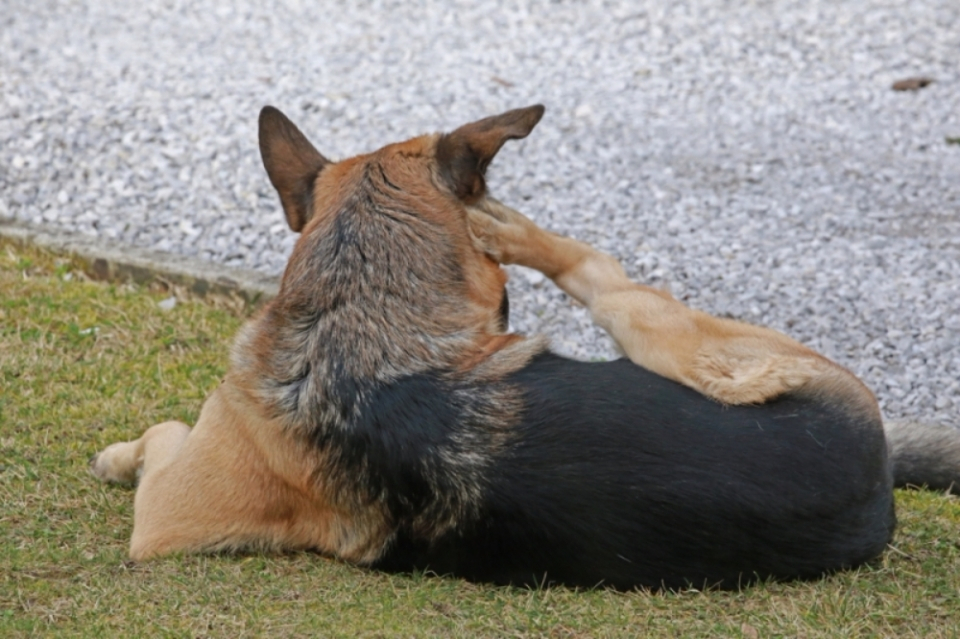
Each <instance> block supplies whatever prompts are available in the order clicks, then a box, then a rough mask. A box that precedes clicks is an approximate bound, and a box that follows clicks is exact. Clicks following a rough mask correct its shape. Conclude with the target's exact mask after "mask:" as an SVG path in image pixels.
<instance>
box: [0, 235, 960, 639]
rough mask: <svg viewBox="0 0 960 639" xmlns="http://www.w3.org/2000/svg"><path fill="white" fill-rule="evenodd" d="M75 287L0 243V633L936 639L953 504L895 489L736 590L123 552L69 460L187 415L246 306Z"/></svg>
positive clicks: (956, 515)
mask: <svg viewBox="0 0 960 639" xmlns="http://www.w3.org/2000/svg"><path fill="white" fill-rule="evenodd" d="M169 294H170V293H169V292H164V291H159V290H149V289H142V288H133V287H128V286H119V285H106V284H101V283H94V282H88V281H86V280H85V279H84V278H83V277H82V276H81V274H80V273H79V272H78V271H77V270H76V269H74V267H73V265H72V264H71V263H69V262H65V261H60V260H58V259H57V258H55V257H52V256H50V255H47V254H44V253H40V252H37V251H33V250H26V249H20V248H15V247H12V246H0V636H3V637H9V636H21V635H23V636H27V635H46V634H57V635H66V636H71V635H73V636H103V635H106V636H116V635H121V634H122V635H133V636H138V635H145V636H158V635H170V636H185V637H186V636H190V637H202V636H222V637H241V636H267V635H271V636H301V635H302V636H308V635H309V636H342V637H377V636H380V637H408V636H418V637H419V636H438V637H448V636H465V637H474V636H489V637H557V638H573V637H617V636H620V637H637V636H650V637H661V636H669V637H672V636H676V637H698V636H703V637H715V636H730V637H775V636H789V637H877V636H881V637H884V636H885V637H955V636H958V634H960V500H958V499H956V498H954V497H948V496H943V495H939V494H933V493H921V492H901V493H899V494H898V503H899V506H898V512H899V517H900V522H901V523H900V529H899V532H898V534H897V537H896V540H895V544H896V548H895V549H893V550H890V551H888V552H887V553H886V554H885V555H884V556H883V557H882V558H881V559H880V560H878V561H877V562H876V563H875V564H874V565H872V566H869V567H865V568H862V569H860V570H859V571H854V572H848V573H843V574H839V575H836V576H833V577H830V578H827V579H824V580H822V581H817V582H811V583H794V584H769V585H764V586H758V587H754V588H751V589H749V590H745V591H743V592H739V593H721V592H706V593H704V592H695V591H691V592H681V593H665V594H649V593H644V592H635V593H614V592H608V591H603V590H598V591H591V592H575V591H571V590H565V589H555V590H545V591H535V590H521V589H509V588H492V587H486V586H476V585H471V584H467V583H463V582H461V581H456V580H452V579H438V578H433V577H428V576H423V575H412V576H389V575H382V574H376V573H371V572H368V571H363V570H358V569H355V568H352V567H349V566H346V565H343V564H339V563H336V562H333V561H330V560H327V559H324V558H322V557H318V556H316V555H313V554H309V553H298V554H291V555H280V556H265V555H245V556H232V555H223V556H220V555H218V556H205V557H175V558H168V559H164V560H159V561H153V562H148V563H145V564H134V563H131V562H129V561H128V560H127V558H126V545H127V541H128V539H129V536H130V530H131V525H132V503H133V493H132V491H130V490H124V489H118V488H111V487H107V486H104V485H101V484H99V483H98V482H96V481H95V480H94V479H93V477H92V476H90V475H89V474H88V471H87V460H88V459H89V457H90V456H91V455H92V454H94V453H95V452H97V451H98V450H100V449H101V448H103V447H104V446H105V445H107V444H109V443H111V442H114V441H118V440H124V439H130V438H133V437H137V436H139V433H140V432H141V431H142V430H143V429H144V428H146V427H147V426H149V425H150V424H153V423H155V422H159V421H163V420H166V419H171V418H176V419H181V420H184V421H186V422H188V423H192V421H193V420H195V419H196V416H197V414H198V412H199V409H200V405H201V403H202V401H203V398H204V397H205V396H206V394H207V393H208V392H209V391H210V390H211V389H212V388H214V387H215V386H216V384H217V383H218V382H219V380H220V376H221V375H222V373H223V370H224V366H225V364H226V357H227V355H226V353H227V347H228V344H229V342H230V339H231V336H232V335H233V333H234V332H235V331H236V329H237V327H238V326H239V324H240V322H241V321H242V319H243V316H244V314H245V313H246V310H245V309H244V308H242V307H241V306H240V305H238V304H233V303H230V302H225V301H222V300H221V301H215V300H207V301H193V300H183V301H181V302H180V303H178V304H177V306H176V307H175V308H174V309H173V310H171V311H162V310H160V308H159V307H158V306H157V302H158V301H160V300H162V299H164V298H166V297H168V296H169Z"/></svg>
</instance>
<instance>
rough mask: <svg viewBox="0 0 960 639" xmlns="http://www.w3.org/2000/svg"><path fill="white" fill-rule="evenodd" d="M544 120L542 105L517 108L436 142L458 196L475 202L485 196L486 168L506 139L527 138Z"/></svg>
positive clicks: (443, 170)
mask: <svg viewBox="0 0 960 639" xmlns="http://www.w3.org/2000/svg"><path fill="white" fill-rule="evenodd" d="M541 117H543V105H542V104H536V105H534V106H529V107H526V108H523V109H514V110H513V111H507V112H506V113H501V114H500V115H495V116H493V117H489V118H484V119H483V120H477V121H476V122H471V123H470V124H465V125H463V126H462V127H460V128H459V129H457V130H456V131H453V132H452V133H447V134H445V135H443V136H441V137H440V141H439V142H437V162H438V163H439V165H440V172H441V174H442V175H443V177H444V178H445V179H446V181H447V183H448V184H449V185H450V187H451V188H452V189H453V192H454V193H456V195H457V197H459V198H460V199H461V200H464V201H466V202H468V203H469V202H473V201H475V200H477V199H479V198H480V196H482V195H483V192H484V190H485V189H486V183H485V182H484V179H483V176H484V173H486V171H487V165H489V164H490V160H492V159H493V156H495V155H496V154H497V151H499V150H500V147H501V146H503V143H504V142H506V141H507V140H516V139H519V138H525V137H527V136H528V135H529V134H530V131H532V130H533V127H535V126H536V125H537V122H539V121H540V118H541Z"/></svg>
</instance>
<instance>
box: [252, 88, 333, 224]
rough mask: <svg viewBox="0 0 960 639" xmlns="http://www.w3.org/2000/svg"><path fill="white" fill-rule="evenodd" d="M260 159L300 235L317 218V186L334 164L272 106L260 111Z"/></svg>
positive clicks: (287, 214)
mask: <svg viewBox="0 0 960 639" xmlns="http://www.w3.org/2000/svg"><path fill="white" fill-rule="evenodd" d="M260 158H261V159H262V160H263V168H265V169H266V170H267V175H268V176H269V177H270V183H271V184H273V186H274V188H275V189H277V193H279V194H280V203H281V204H282V205H283V212H284V214H285V215H286V216H287V224H289V225H290V228H291V229H293V230H294V231H295V232H297V233H299V232H300V231H301V230H302V229H303V227H304V226H306V224H307V222H309V221H310V217H311V215H313V211H312V208H313V183H314V182H315V181H316V179H317V174H319V173H320V171H321V170H322V169H323V167H324V166H326V165H327V164H329V162H330V161H329V160H327V159H326V158H325V157H323V156H322V155H320V153H319V152H318V151H317V150H316V149H315V148H313V145H312V144H310V141H309V140H307V137H306V136H305V135H304V134H303V133H301V132H300V129H298V128H297V127H296V125H294V123H293V122H291V121H290V120H289V119H288V118H287V116H285V115H284V114H283V113H281V112H280V111H279V109H275V108H274V107H272V106H266V107H263V110H262V111H260Z"/></svg>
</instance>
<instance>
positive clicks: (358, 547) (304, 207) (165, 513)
mask: <svg viewBox="0 0 960 639" xmlns="http://www.w3.org/2000/svg"><path fill="white" fill-rule="evenodd" d="M542 113H543V109H542V107H529V108H527V109H518V110H516V111H511V112H508V113H506V114H503V115H501V116H495V117H493V118H487V119H485V120H480V121H478V122H475V123H471V124H469V125H466V126H464V127H461V128H460V129H458V130H457V131H455V132H453V133H451V134H448V135H443V136H441V135H427V136H421V137H418V138H414V139H412V140H409V141H407V142H403V143H400V144H392V145H389V146H386V147H384V148H382V149H380V150H379V151H377V152H375V153H371V154H367V155H362V156H358V157H355V158H351V159H349V160H345V161H342V162H336V163H333V162H330V161H328V160H327V159H326V158H324V157H323V156H321V155H320V154H319V153H318V152H317V151H316V150H315V149H313V147H312V145H310V143H309V142H308V141H307V140H306V138H304V137H303V135H302V134H301V133H300V132H299V130H297V129H296V127H295V126H293V124H292V123H290V122H289V121H288V120H286V118H285V116H283V115H282V114H280V113H279V111H276V110H275V109H272V108H269V107H268V108H267V109H265V110H264V112H263V113H262V114H261V130H260V134H261V135H260V145H261V153H262V157H263V159H264V164H265V166H266V168H267V171H268V174H269V175H270V179H271V181H272V182H273V183H274V185H275V186H276V187H277V189H278V192H279V194H280V196H281V202H282V203H283V206H284V211H285V214H286V216H287V219H288V222H289V224H290V226H291V228H293V229H294V230H302V235H301V237H300V238H299V240H298V242H297V245H296V247H295V249H294V252H293V254H292V256H291V258H290V262H289V264H288V266H287V269H286V271H285V273H284V276H283V279H282V282H281V288H280V293H279V295H278V296H277V298H275V299H274V300H272V301H271V302H270V303H269V304H268V305H267V306H266V307H265V308H264V309H262V310H261V311H260V312H259V313H258V314H257V315H256V316H255V317H254V318H252V319H251V320H250V321H249V322H248V323H247V324H246V325H245V327H244V328H243V329H241V331H240V333H239V334H238V336H237V337H236V340H235V343H234V348H233V352H232V358H231V365H230V371H229V373H228V375H227V376H226V379H225V380H224V382H223V384H222V385H221V386H220V387H219V388H218V389H216V390H215V391H214V392H213V393H212V394H211V395H210V397H209V398H208V399H207V401H206V403H205V404H204V406H203V409H202V412H201V414H200V418H199V420H198V422H197V424H196V426H194V427H193V428H192V429H191V428H190V427H188V426H187V425H186V424H182V423H179V422H166V423H163V424H158V425H156V426H153V427H152V428H150V429H148V430H147V431H146V433H144V435H143V436H142V437H141V438H140V439H137V440H135V441H132V442H127V443H121V444H114V445H112V446H109V447H107V448H106V449H105V450H104V451H102V452H101V453H100V454H99V455H98V456H96V457H95V458H94V459H93V460H92V462H91V466H92V472H93V473H94V474H95V475H96V476H97V477H98V478H100V479H101V480H103V481H107V482H120V483H132V482H135V481H136V480H137V479H138V478H139V480H140V483H139V487H138V489H137V493H136V498H135V507H134V511H135V518H134V530H133V536H132V540H131V544H130V555H131V557H132V558H134V559H136V560H141V559H147V558H150V557H155V556H158V555H163V554H167V553H172V552H181V551H211V550H219V549H238V548H246V547H255V548H273V549H281V548H283V549H298V548H311V549H317V550H319V551H322V552H326V553H329V554H332V555H335V556H337V557H339V558H342V559H344V560H347V561H350V562H354V563H360V564H365V563H370V562H373V561H375V560H376V559H377V558H378V556H380V554H381V552H382V551H383V549H384V548H385V547H386V546H387V545H388V544H389V542H390V540H391V536H392V535H393V534H395V533H394V531H393V529H392V528H391V525H390V518H389V515H388V513H387V510H386V506H385V505H384V504H382V503H380V502H378V497H377V495H376V494H367V493H363V492H362V491H361V490H359V489H358V484H357V483H356V481H355V478H353V477H350V476H344V475H345V473H344V471H343V470H342V468H340V467H338V466H337V464H336V463H335V462H333V461H331V460H330V459H327V458H326V457H325V456H324V453H322V452H321V451H322V450H323V448H322V447H321V446H318V445H317V444H316V441H315V440H314V439H312V438H315V437H319V436H322V435H324V433H320V434H319V435H318V433H317V431H316V429H317V428H318V426H317V424H322V423H326V422H330V423H335V422H336V419H337V409H336V407H335V406H331V405H330V403H329V401H328V399H329V396H328V395H324V393H329V392H331V391H330V390H329V389H327V388H326V387H325V386H324V384H328V383H330V384H332V383H333V382H330V377H331V375H332V373H331V372H330V371H331V370H333V369H332V367H333V366H342V367H345V368H349V372H350V374H353V375H355V376H356V377H357V378H358V379H369V380H377V381H384V382H389V381H390V380H392V379H395V378H397V377H400V376H403V375H413V374H416V373H420V372H423V371H429V370H443V371H449V374H450V375H460V376H462V377H463V378H469V379H470V380H472V381H473V382H476V381H481V382H487V381H493V380H497V379H501V378H503V377H504V376H506V375H508V374H509V373H511V372H513V371H516V370H518V369H520V368H522V367H523V366H525V365H526V364H527V363H528V362H529V361H530V359H531V358H532V357H533V356H535V355H536V354H537V353H539V352H540V351H541V350H542V349H543V347H544V342H543V340H542V339H526V338H523V337H521V336H518V335H509V334H504V333H503V332H502V330H501V328H500V315H499V309H500V302H501V296H502V294H503V287H504V284H505V282H506V277H507V276H506V274H505V272H504V271H503V269H502V268H501V267H500V263H509V264H520V265H523V266H527V267H530V268H535V269H538V270H540V271H541V272H543V273H544V274H546V275H547V276H548V277H550V278H551V279H553V281H554V282H556V283H557V285H558V286H559V287H560V288H561V289H563V290H564V291H566V292H567V293H568V294H570V295H571V297H573V298H574V299H575V300H577V301H578V302H580V303H582V304H584V305H585V306H587V307H588V308H589V309H590V311H591V313H592V314H593V317H594V319H595V321H596V322H597V323H598V324H599V325H600V326H602V327H603V328H604V329H606V330H607V331H608V332H609V333H610V334H611V336H612V337H613V338H614V340H616V342H617V343H618V344H619V346H620V347H621V348H622V349H623V350H624V352H625V353H626V354H627V356H628V357H630V359H632V360H633V361H634V362H636V363H637V364H640V365H642V366H645V367H647V368H649V369H650V370H653V371H655V372H657V373H659V374H661V375H663V376H665V377H668V378H670V379H673V380H676V381H678V382H681V383H683V384H686V385H688V386H690V387H691V388H694V389H696V390H698V391H700V392H701V393H703V394H705V395H708V396H710V397H713V398H715V399H717V400H718V401H721V402H724V403H729V404H741V403H760V402H763V401H766V400H768V399H770V398H772V397H775V396H776V395H778V394H781V393H783V392H786V391H789V390H793V389H798V388H803V389H807V390H809V391H811V392H820V393H827V394H829V395H831V396H834V397H837V398H839V399H838V401H850V402H860V403H862V405H863V406H864V409H865V410H872V411H876V404H875V402H874V401H873V398H872V396H871V395H870V393H869V391H867V390H866V388H865V387H863V385H862V384H861V383H860V382H859V381H858V380H856V378H855V377H853V375H851V374H850V373H849V372H847V371H846V370H844V369H842V368H841V367H839V366H837V365H836V364H833V363H832V362H830V361H828V360H826V359H825V358H823V357H821V356H820V355H818V354H816V353H814V352H813V351H811V350H810V349H808V348H805V347H804V346H802V345H800V344H799V343H797V342H795V341H793V340H791V339H789V338H787V337H785V336H783V335H781V334H779V333H777V332H775V331H772V330H769V329H764V328H758V327H754V326H749V325H747V324H743V323H740V322H734V321H730V320H722V319H717V318H713V317H711V316H709V315H707V314H705V313H702V312H699V311H694V310H691V309H689V308H687V307H685V306H684V305H683V304H681V303H680V302H678V301H676V300H674V299H673V298H672V297H671V296H670V295H669V294H668V293H666V292H664V291H660V290H657V289H654V288H650V287H647V286H643V285H640V284H635V283H633V282H631V281H629V279H627V277H626V275H625V273H624V271H623V268H622V267H621V266H620V265H619V264H618V263H617V261H616V260H615V259H613V258H612V257H610V256H607V255H604V254H603V253H600V252H598V251H596V250H594V249H593V248H591V247H589V246H587V245H585V244H583V243H580V242H577V241H575V240H572V239H569V238H563V237H560V236H557V235H554V234H552V233H549V232H547V231H544V230H542V229H540V228H538V227H537V226H536V225H535V224H533V223H532V222H531V221H530V220H528V219H527V218H525V217H524V216H523V215H521V214H520V213H518V212H516V211H514V210H512V209H510V208H508V207H506V206H504V205H502V204H500V203H498V202H496V201H495V200H492V199H490V198H487V197H485V195H484V193H485V183H484V180H483V169H485V167H486V164H487V163H488V162H489V160H490V158H491V157H492V155H493V154H495V153H496V151H497V150H498V149H499V148H500V145H502V144H503V142H504V141H505V140H508V139H513V138H517V137H523V136H525V135H526V134H527V133H529V131H530V130H531V129H532V128H533V126H534V125H535V124H536V122H537V121H538V120H539V118H540V116H541V115H542ZM443 185H450V186H448V187H445V186H443ZM358 193H359V195H358ZM360 196H362V197H360ZM311 198H312V199H311ZM358 198H359V199H358ZM468 202H472V203H475V206H474V207H473V208H469V209H468V208H467V207H466V203H468ZM368 209H369V210H368ZM345 210H348V211H350V212H351V215H352V216H353V217H350V218H349V222H350V223H352V224H354V225H355V227H356V228H354V229H353V231H351V232H360V231H363V232H368V231H370V228H372V227H370V228H366V229H364V228H361V227H362V225H363V224H365V223H366V222H364V220H369V219H373V218H375V217H376V216H388V217H389V216H398V219H397V220H393V221H391V224H393V226H391V227H390V228H392V229H397V230H395V231H391V233H390V234H388V235H383V236H377V235H376V229H374V230H373V231H370V237H372V238H373V239H372V240H371V241H370V242H369V243H368V244H367V245H366V247H367V248H368V249H369V250H371V251H380V250H386V249H391V247H393V248H395V249H397V250H396V251H395V252H391V253H387V254H380V255H375V256H373V257H371V256H364V257H363V259H360V258H358V259H356V260H354V261H353V262H352V263H351V264H353V265H354V267H355V268H356V269H357V270H356V271H355V272H354V273H352V274H350V276H351V277H362V278H368V280H369V282H368V285H367V289H359V288H350V287H346V288H343V287H342V281H340V280H338V279H337V278H338V277H342V276H343V273H342V272H341V271H337V270H336V269H332V268H328V267H326V266H325V265H324V264H323V263H320V262H319V261H320V260H321V258H323V259H328V258H329V254H330V252H331V251H330V249H329V246H328V245H327V244H324V242H326V241H327V239H328V238H330V237H331V236H333V235H335V234H336V233H337V232H341V231H342V229H341V231H338V230H337V229H338V226H337V225H338V223H340V222H343V221H344V220H343V219H341V217H340V216H342V215H344V213H343V212H344V211H345ZM363 216H368V217H363ZM401 218H402V219H401ZM376 219H381V220H382V219H383V218H382V217H380V218H376ZM394 222H395V223H394ZM357 229H360V231H357ZM395 233H402V234H404V235H403V236H402V237H397V236H396V235H395ZM368 239H369V238H368ZM381 240H382V241H381ZM383 247H386V249H384V248H383ZM391 250H392V249H391ZM325 251H326V253H325ZM334 253H336V252H335V251H334ZM368 258H370V259H372V260H373V262H372V263H370V262H369V261H368ZM373 258H378V259H379V261H377V260H376V259H373ZM329 259H333V258H329ZM384 261H390V262H391V266H390V268H386V267H384V264H383V262H384ZM409 273H416V274H417V277H419V278H422V279H421V280H418V281H414V282H400V283H399V284H396V282H395V284H396V285H395V286H394V289H395V290H394V289H389V287H387V288H384V290H386V291H387V293H381V292H380V289H379V288H378V287H382V286H386V284H384V282H388V280H385V279H384V278H402V277H405V276H407V275H408V274H409ZM390 281H393V280H390ZM338 286H341V289H342V290H340V289H338V288H337V287H338ZM404 287H406V288H404ZM338 295H339V296H340V297H337V296H338ZM350 295H353V296H354V297H353V298H350V297H349V296H350ZM363 295H367V297H363ZM378 296H379V297H378ZM331 317H333V319H331ZM345 331H346V332H345ZM331 349H333V350H335V349H341V350H340V351H337V353H341V354H342V356H341V355H338V357H339V359H336V361H335V362H334V363H331V361H330V360H329V359H325V358H328V357H330V356H329V355H328V351H330V350H331ZM334 390H335V389H334ZM491 392H493V391H491ZM498 392H499V391H498ZM491 397H492V398H493V400H494V401H493V402H492V403H493V404H494V405H495V406H498V407H500V408H501V413H502V414H499V413H498V414H495V415H492V416H489V415H483V416H480V417H478V418H477V419H479V420H481V421H478V422H477V424H479V425H478V426H477V427H476V431H475V432H473V431H471V432H470V433H468V434H467V436H469V437H474V436H476V437H479V438H485V439H483V440H482V441H483V443H484V446H485V447H486V448H484V449H483V450H491V449H495V448H496V447H497V446H498V445H499V444H498V442H500V441H502V440H503V438H504V437H505V436H506V433H507V429H509V427H510V423H511V419H512V417H511V416H515V415H516V414H518V412H519V410H520V409H521V408H522V406H521V405H520V403H519V400H518V399H517V398H516V397H515V396H513V395H511V394H510V393H509V392H503V393H501V394H499V395H496V396H491ZM494 412H495V411H494ZM482 419H488V422H483V421H482ZM470 441H473V440H472V439H471V440H469V441H468V442H467V443H469V442H470ZM478 441H480V440H478ZM466 449H467V451H468V452H467V454H460V456H459V457H456V458H452V459H449V460H447V459H446V458H444V457H443V454H439V455H438V459H439V460H440V461H439V462H437V463H444V464H446V463H449V468H447V467H444V469H448V470H450V471H451V472H450V473H449V475H450V476H454V477H456V479H457V481H462V485H461V486H459V487H458V488H457V489H456V490H453V491H448V493H450V494H449V495H447V497H445V499H448V501H447V502H442V503H438V504H430V505H429V507H427V508H425V509H424V512H425V513H426V514H425V515H424V517H425V519H423V520H422V521H415V522H414V526H415V527H416V528H417V530H418V532H422V533H423V534H424V535H426V536H427V537H429V536H431V535H439V534H440V533H442V532H444V531H445V530H448V529H449V528H450V527H451V526H453V525H454V523H455V519H456V517H457V516H458V514H462V513H463V512H464V511H465V510H468V509H470V508H472V507H474V505H475V503H476V501H477V499H478V498H477V493H478V491H479V490H480V489H479V487H478V484H477V482H476V480H475V475H477V474H478V473H479V472H480V470H478V469H482V467H483V465H484V463H485V459H484V458H483V456H482V452H483V451H482V450H481V449H479V448H478V452H477V453H476V454H474V453H473V452H472V451H473V449H472V448H470V447H469V446H467V447H466ZM451 455H452V453H451ZM441 470H443V469H441ZM351 482H353V483H351ZM438 513H439V514H438ZM430 517H433V518H430Z"/></svg>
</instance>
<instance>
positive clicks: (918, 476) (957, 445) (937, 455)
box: [883, 421, 960, 494]
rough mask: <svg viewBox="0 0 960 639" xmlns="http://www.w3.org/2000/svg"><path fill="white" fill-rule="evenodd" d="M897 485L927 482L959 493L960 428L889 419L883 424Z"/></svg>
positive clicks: (933, 486) (920, 484) (939, 488)
mask: <svg viewBox="0 0 960 639" xmlns="http://www.w3.org/2000/svg"><path fill="white" fill-rule="evenodd" d="M883 430H884V432H885V433H886V436H887V446H888V448H889V451H890V459H891V461H892V462H893V483H894V485H896V486H914V487H918V486H926V487H928V488H931V489H934V490H946V491H949V492H952V493H954V494H960V428H958V427H956V426H951V425H950V424H932V423H925V422H907V421H890V422H886V423H884V425H883Z"/></svg>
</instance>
